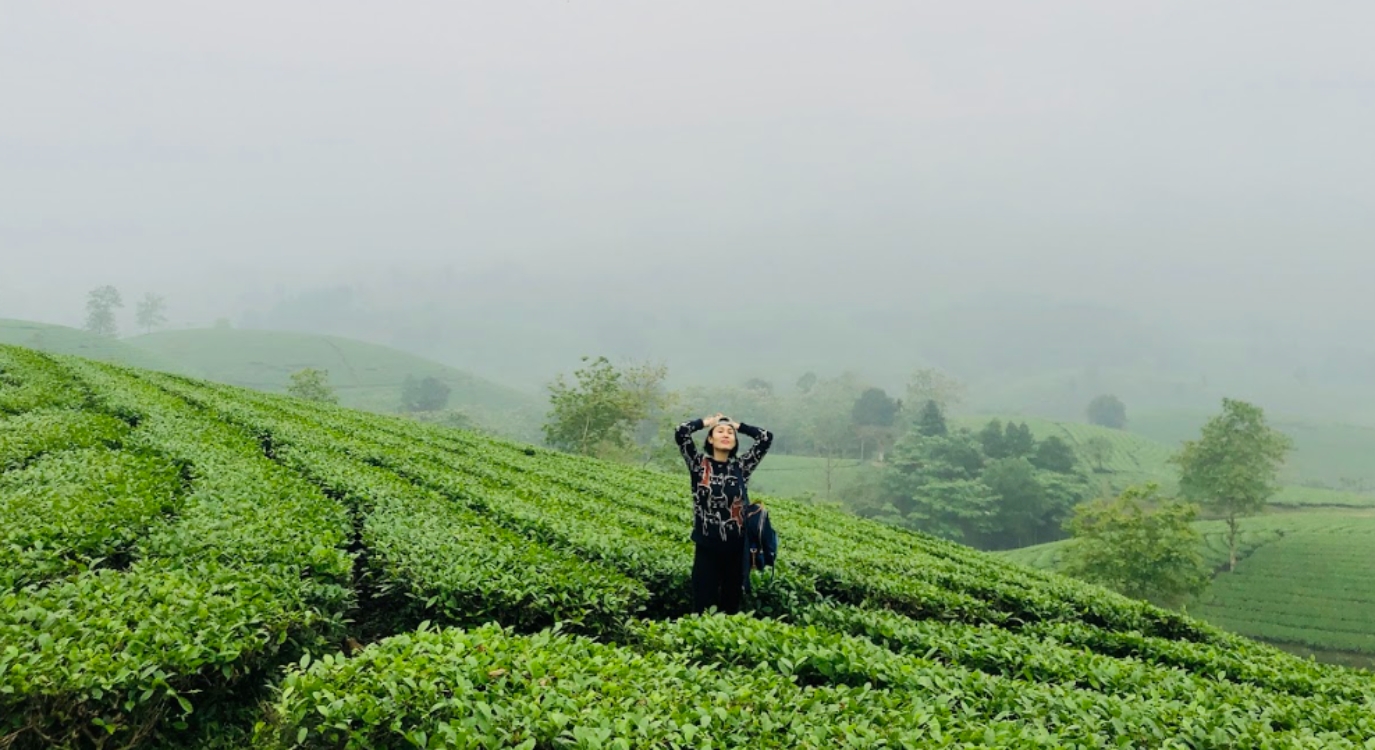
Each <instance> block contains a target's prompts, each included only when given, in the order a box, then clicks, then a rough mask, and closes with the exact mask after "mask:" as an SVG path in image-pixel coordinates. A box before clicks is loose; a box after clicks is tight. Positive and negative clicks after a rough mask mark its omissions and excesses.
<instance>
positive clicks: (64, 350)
mask: <svg viewBox="0 0 1375 750" xmlns="http://www.w3.org/2000/svg"><path fill="white" fill-rule="evenodd" d="M0 344H10V345H13V346H24V347H28V348H30V349H37V350H39V351H43V352H51V353H53V354H70V355H74V356H78V357H86V358H88V359H94V360H98V361H101V362H114V363H116V364H121V365H129V366H130V367H142V368H145V369H149V370H162V371H164V372H182V373H188V374H198V372H197V371H196V370H195V369H192V368H187V367H185V366H184V365H182V364H181V363H179V362H177V361H176V360H175V359H170V358H167V357H164V356H162V355H160V354H158V353H157V352H154V351H148V350H146V349H143V348H140V347H137V346H133V345H131V344H130V343H129V342H128V340H127V339H111V338H106V337H104V336H97V335H95V334H92V333H87V332H86V331H83V330H81V329H79V328H69V327H67V326H59V325H52V324H49V323H37V322H34V321H31V320H12V319H8V318H0Z"/></svg>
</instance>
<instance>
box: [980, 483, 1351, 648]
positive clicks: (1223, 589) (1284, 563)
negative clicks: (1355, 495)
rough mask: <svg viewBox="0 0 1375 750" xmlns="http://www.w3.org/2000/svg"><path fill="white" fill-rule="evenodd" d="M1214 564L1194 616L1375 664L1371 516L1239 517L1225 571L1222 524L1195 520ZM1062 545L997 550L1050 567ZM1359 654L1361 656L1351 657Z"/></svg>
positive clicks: (1190, 607)
mask: <svg viewBox="0 0 1375 750" xmlns="http://www.w3.org/2000/svg"><path fill="white" fill-rule="evenodd" d="M1197 526H1198V528H1199V530H1200V531H1201V532H1202V533H1203V536H1204V542H1203V544H1204V550H1203V552H1204V556H1205V559H1207V560H1208V561H1209V563H1210V564H1211V565H1212V566H1213V568H1214V569H1215V570H1216V571H1217V573H1216V575H1215V576H1214V578H1213V581H1212V584H1211V586H1210V587H1209V590H1208V591H1207V593H1206V594H1205V595H1204V596H1203V597H1202V598H1201V599H1200V600H1199V601H1198V602H1194V603H1191V604H1189V605H1188V610H1189V611H1190V612H1191V613H1194V614H1196V615H1197V616H1199V617H1201V618H1203V619H1205V620H1207V621H1208V622H1211V623H1214V624H1215V625H1218V626H1219V627H1223V628H1226V629H1227V630H1231V631H1234V632H1238V633H1242V634H1244V635H1247V636H1250V637H1253V638H1258V639H1263V640H1266V641H1269V642H1273V643H1277V644H1284V645H1285V646H1286V647H1289V648H1292V649H1296V650H1299V651H1302V652H1305V653H1306V652H1307V651H1310V650H1311V651H1313V652H1316V653H1317V654H1319V655H1320V656H1322V657H1323V658H1326V659H1331V660H1337V661H1349V662H1351V663H1355V664H1362V665H1370V664H1375V658H1373V657H1375V556H1372V555H1371V554H1370V550H1371V549H1372V546H1373V545H1375V514H1372V513H1371V512H1369V511H1361V512H1355V511H1346V512H1342V511H1336V510H1326V511H1317V510H1315V511H1304V512H1286V513H1274V514H1270V515H1264V516H1257V517H1254V518H1248V519H1245V520H1244V521H1243V522H1242V526H1241V529H1242V533H1241V535H1240V538H1239V541H1238V556H1239V558H1240V559H1239V561H1238V563H1237V569H1236V570H1235V571H1231V572H1229V571H1227V570H1226V569H1225V568H1226V563H1227V537H1226V527H1225V525H1224V524H1223V522H1221V521H1205V522H1201V523H1199V524H1197ZM1064 544H1065V543H1064V542H1054V543H1051V544H1042V545H1038V546H1036V547H1027V548H1024V549H1020V550H1013V551H1011V552H1005V553H1000V554H1001V555H1002V556H1004V557H1005V558H1006V559H1009V560H1013V561H1016V562H1019V563H1023V564H1026V565H1030V566H1033V567H1036V568H1040V569H1043V570H1054V569H1055V567H1056V565H1057V564H1058V562H1059V558H1060V554H1061V552H1062V551H1063V549H1064ZM1354 655H1364V657H1365V658H1353V656H1354Z"/></svg>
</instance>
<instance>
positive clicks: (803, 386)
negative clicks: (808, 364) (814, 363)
mask: <svg viewBox="0 0 1375 750" xmlns="http://www.w3.org/2000/svg"><path fill="white" fill-rule="evenodd" d="M816 381H817V377H816V373H814V372H807V373H804V374H803V375H802V377H800V378H798V379H797V390H799V391H801V392H802V393H811V392H812V388H814V387H815V386H816Z"/></svg>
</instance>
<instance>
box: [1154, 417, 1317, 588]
mask: <svg viewBox="0 0 1375 750" xmlns="http://www.w3.org/2000/svg"><path fill="white" fill-rule="evenodd" d="M1292 446H1293V443H1292V441H1291V440H1290V439H1289V437H1288V436H1286V435H1285V434H1284V433H1282V432H1279V431H1277V430H1275V429H1273V428H1271V427H1270V426H1269V425H1267V424H1266V422H1265V413H1264V411H1263V410H1262V409H1261V408H1260V407H1258V406H1255V405H1253V404H1248V403H1246V402H1245V401H1238V400H1235V399H1229V398H1224V399H1223V400H1222V413H1221V414H1219V415H1217V416H1216V417H1213V418H1212V419H1210V420H1208V422H1207V424H1204V425H1203V431H1202V435H1201V436H1200V438H1199V439H1198V440H1189V441H1187V442H1185V443H1184V446H1183V448H1182V449H1181V450H1180V451H1179V453H1177V454H1176V455H1174V456H1172V457H1171V458H1170V461H1171V462H1172V463H1174V464H1176V465H1178V466H1179V489H1180V493H1181V494H1182V495H1184V497H1185V498H1186V499H1189V500H1195V501H1198V502H1200V503H1202V505H1203V507H1204V508H1207V509H1208V510H1210V511H1212V512H1214V513H1216V514H1217V515H1220V516H1222V517H1223V518H1225V519H1226V520H1227V548H1228V558H1227V559H1228V568H1227V569H1228V570H1235V569H1236V567H1237V522H1238V519H1240V518H1242V517H1245V516H1249V515H1253V514H1255V513H1256V512H1258V511H1260V510H1262V509H1263V508H1264V507H1265V501H1266V500H1268V499H1269V498H1270V496H1271V495H1274V494H1275V493H1276V492H1278V491H1279V485H1278V481H1277V480H1278V477H1279V470H1280V467H1281V466H1282V465H1283V463H1284V458H1285V454H1286V453H1287V452H1288V451H1289V449H1290V448H1291V447H1292Z"/></svg>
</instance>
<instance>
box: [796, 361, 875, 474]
mask: <svg viewBox="0 0 1375 750" xmlns="http://www.w3.org/2000/svg"><path fill="white" fill-rule="evenodd" d="M859 391H860V386H859V383H858V381H857V380H856V378H855V376H854V375H852V374H849V373H846V374H844V375H841V376H840V377H835V378H826V379H824V380H817V381H816V382H815V383H813V384H812V387H811V388H810V389H809V390H808V391H807V392H806V394H805V396H803V397H802V398H800V399H798V402H797V405H796V407H795V408H796V409H797V410H798V417H799V420H800V421H799V423H798V428H799V431H800V432H801V436H800V437H802V439H803V440H804V441H805V444H806V445H807V447H808V448H809V449H810V451H811V453H812V455H814V456H822V457H824V458H825V459H826V462H825V464H824V471H825V475H826V495H825V498H824V499H826V500H830V499H831V490H832V487H833V483H832V478H833V476H834V471H835V467H836V460H837V459H839V458H841V457H842V456H844V455H845V452H846V449H847V448H848V447H849V446H850V445H852V444H853V443H852V440H853V439H854V430H853V426H852V424H851V422H850V413H851V409H852V408H853V407H854V403H855V398H856V396H857V395H858V393H859Z"/></svg>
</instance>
